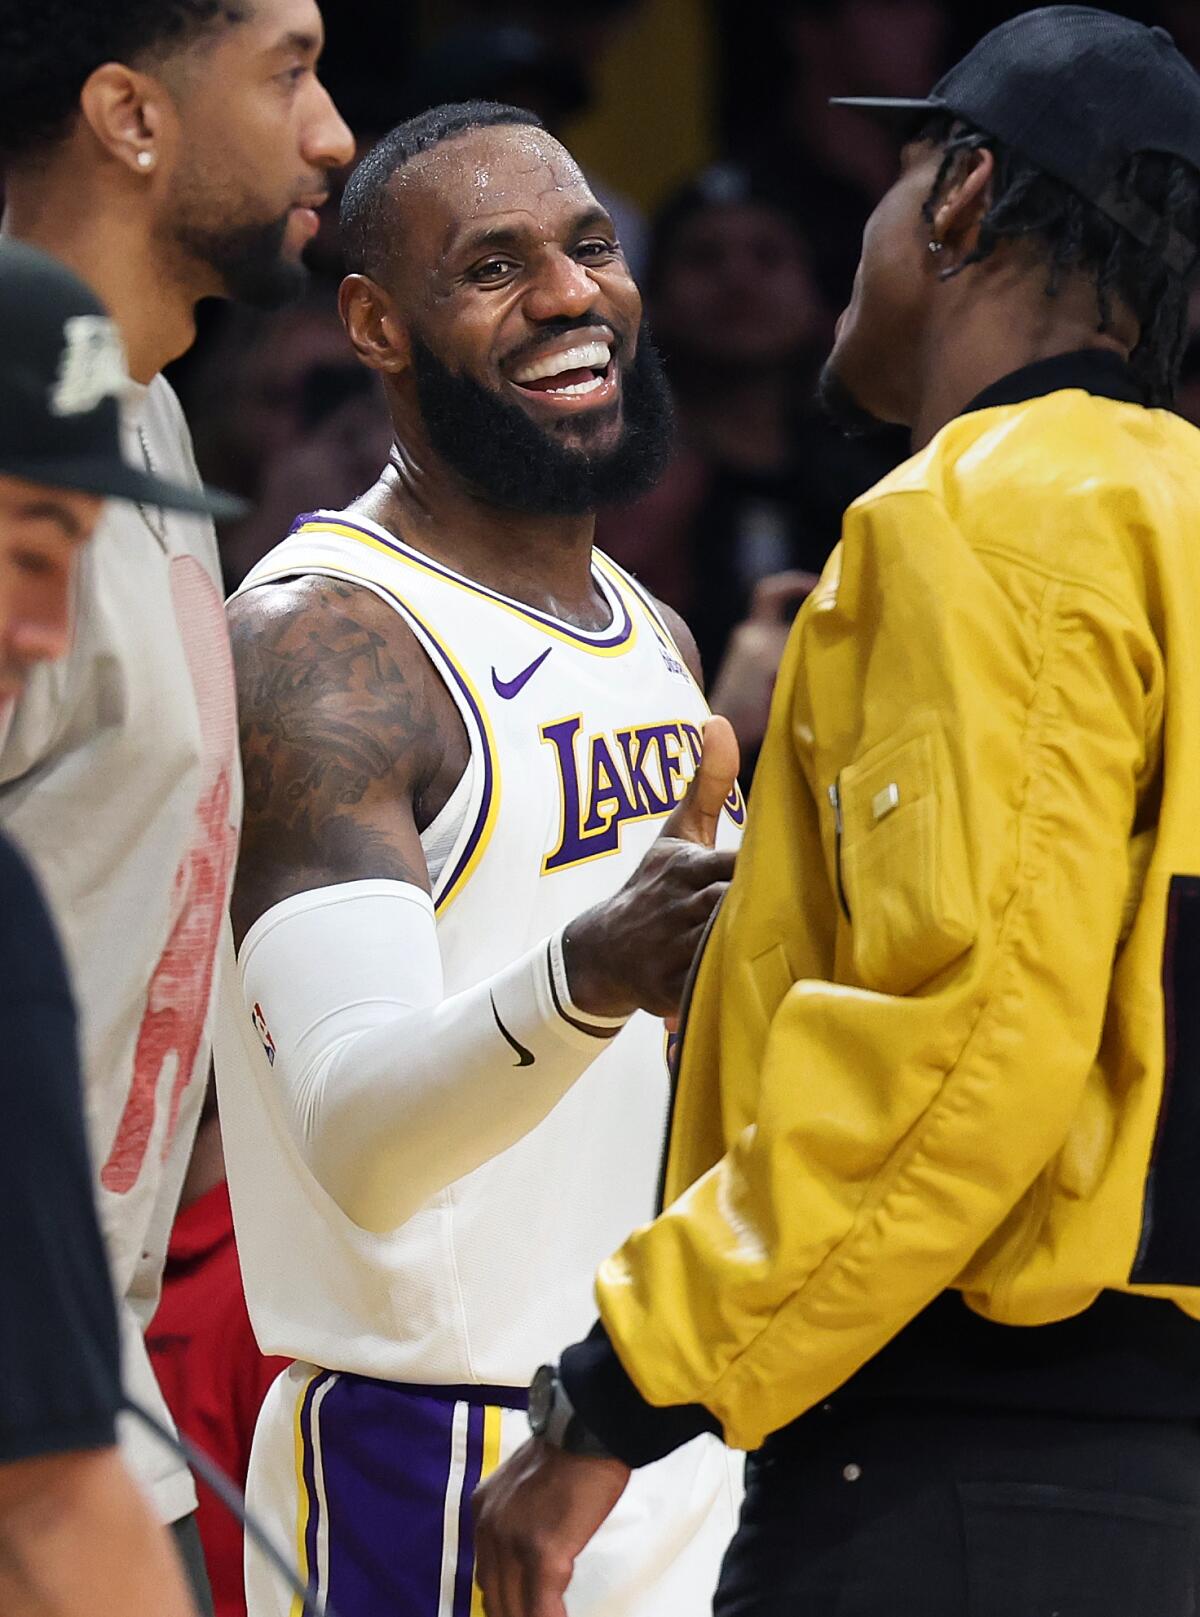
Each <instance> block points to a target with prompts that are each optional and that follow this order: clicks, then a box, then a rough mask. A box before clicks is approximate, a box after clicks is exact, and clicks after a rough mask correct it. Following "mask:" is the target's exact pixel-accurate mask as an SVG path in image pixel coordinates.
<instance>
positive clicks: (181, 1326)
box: [146, 1182, 288, 1617]
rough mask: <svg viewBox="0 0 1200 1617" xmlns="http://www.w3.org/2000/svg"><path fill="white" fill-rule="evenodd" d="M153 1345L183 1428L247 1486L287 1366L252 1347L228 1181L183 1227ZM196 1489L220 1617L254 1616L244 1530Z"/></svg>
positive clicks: (151, 1333) (185, 1215)
mask: <svg viewBox="0 0 1200 1617" xmlns="http://www.w3.org/2000/svg"><path fill="white" fill-rule="evenodd" d="M146 1343H147V1346H148V1347H149V1349H150V1360H151V1363H152V1364H153V1365H154V1370H155V1373H156V1375H157V1376H158V1380H159V1385H160V1386H161V1387H162V1390H163V1397H164V1398H165V1399H166V1400H167V1405H168V1407H169V1408H170V1411H171V1413H172V1414H173V1415H174V1417H175V1420H176V1422H177V1424H178V1426H179V1428H180V1430H181V1431H182V1432H184V1433H186V1435H187V1436H188V1437H190V1438H191V1440H192V1442H193V1443H195V1444H196V1446H197V1447H198V1448H200V1449H203V1450H204V1452H205V1453H206V1454H208V1455H211V1457H212V1458H213V1459H214V1460H215V1461H216V1462H217V1464H218V1465H219V1466H220V1467H221V1469H222V1470H223V1471H225V1472H226V1473H227V1474H228V1475H229V1476H231V1477H233V1479H234V1481H235V1482H237V1484H238V1486H239V1487H244V1486H245V1482H246V1468H247V1466H248V1465H249V1463H250V1441H251V1439H252V1438H253V1436H254V1422H255V1420H256V1419H257V1417H258V1411H259V1406H260V1405H261V1404H262V1401H263V1398H264V1397H265V1396H266V1392H267V1388H268V1387H269V1386H270V1385H271V1383H272V1381H274V1379H275V1377H276V1376H277V1375H278V1374H279V1372H280V1371H281V1370H283V1369H285V1368H286V1367H287V1364H288V1361H287V1360H286V1359H268V1358H264V1357H263V1355H262V1354H261V1353H260V1352H259V1351H258V1344H257V1343H256V1342H255V1340H254V1333H253V1331H252V1330H251V1328H250V1319H249V1316H248V1315H247V1313H246V1299H245V1294H244V1292H243V1290H242V1273H241V1269H240V1268H239V1266H238V1259H237V1250H236V1248H235V1247H234V1244H233V1215H232V1214H231V1212H230V1210H229V1191H228V1188H227V1187H226V1185H225V1184H224V1182H222V1183H221V1184H219V1185H216V1186H215V1187H214V1188H213V1189H212V1190H210V1191H209V1192H208V1193H207V1195H204V1196H201V1198H200V1200H199V1201H197V1202H193V1203H192V1205H191V1206H190V1207H187V1208H185V1209H184V1210H183V1211H182V1212H181V1213H180V1215H179V1217H178V1218H177V1219H176V1221H175V1229H174V1231H173V1232H172V1235H171V1245H170V1248H169V1250H168V1253H167V1267H166V1271H165V1273H164V1275H163V1292H162V1302H161V1303H160V1304H159V1308H158V1312H157V1313H156V1314H155V1316H154V1318H153V1320H152V1321H151V1323H150V1329H149V1330H148V1331H147V1333H146ZM196 1488H197V1493H198V1495H199V1499H200V1509H199V1512H198V1514H197V1518H196V1519H197V1523H198V1525H199V1528H200V1538H201V1541H202V1542H203V1545H204V1558H205V1560H206V1562H207V1563H208V1575H209V1578H210V1579H211V1581H212V1589H213V1603H214V1605H215V1607H216V1612H217V1617H246V1597H245V1593H244V1588H243V1582H242V1524H241V1523H240V1522H239V1521H237V1520H235V1519H234V1517H233V1516H231V1515H230V1513H229V1511H228V1510H226V1508H225V1506H224V1505H222V1504H221V1503H220V1501H219V1500H218V1499H217V1498H216V1496H215V1494H213V1492H212V1490H211V1489H209V1488H207V1487H205V1485H204V1484H203V1483H202V1482H201V1481H200V1480H199V1479H198V1478H197V1482H196Z"/></svg>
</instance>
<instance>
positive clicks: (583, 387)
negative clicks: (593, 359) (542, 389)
mask: <svg viewBox="0 0 1200 1617" xmlns="http://www.w3.org/2000/svg"><path fill="white" fill-rule="evenodd" d="M605 380H606V379H605V378H604V377H603V376H593V377H592V379H591V381H590V382H572V383H571V385H570V387H548V388H547V389H546V392H547V393H548V394H550V395H552V396H553V397H554V398H556V399H563V398H567V397H569V396H570V395H571V394H579V393H594V392H595V391H596V389H597V388H598V387H603V386H604V383H605Z"/></svg>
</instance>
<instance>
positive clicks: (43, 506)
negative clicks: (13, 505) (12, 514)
mask: <svg viewBox="0 0 1200 1617" xmlns="http://www.w3.org/2000/svg"><path fill="white" fill-rule="evenodd" d="M17 516H18V517H20V518H21V519H23V520H24V521H26V522H53V523H55V524H56V525H57V526H58V527H60V528H61V529H62V531H63V533H64V534H65V535H66V537H67V538H68V539H69V540H71V542H72V543H73V544H78V543H79V541H80V540H82V539H84V538H86V537H87V535H86V534H85V532H84V528H83V524H82V523H81V522H80V521H79V519H78V517H77V516H76V515H75V513H74V511H71V510H69V509H68V508H67V507H66V506H65V505H59V503H58V501H57V500H31V501H30V503H29V504H28V505H23V506H21V508H20V510H19V511H18V512H17Z"/></svg>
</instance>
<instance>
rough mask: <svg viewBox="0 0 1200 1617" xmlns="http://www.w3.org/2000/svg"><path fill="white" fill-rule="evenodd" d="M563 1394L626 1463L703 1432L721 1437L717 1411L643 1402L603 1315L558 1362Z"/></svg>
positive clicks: (644, 1461)
mask: <svg viewBox="0 0 1200 1617" xmlns="http://www.w3.org/2000/svg"><path fill="white" fill-rule="evenodd" d="M558 1373H559V1375H560V1376H561V1378H562V1384H563V1386H564V1387H565V1388H566V1392H567V1397H568V1398H569V1399H570V1400H571V1403H572V1404H573V1405H574V1407H575V1412H576V1414H577V1415H578V1416H579V1418H580V1420H582V1422H583V1424H584V1425H585V1426H586V1427H587V1428H588V1430H589V1431H590V1432H592V1433H593V1434H594V1435H595V1436H596V1437H598V1438H599V1439H600V1441H601V1442H602V1443H603V1444H604V1446H605V1448H606V1449H608V1451H609V1452H610V1453H611V1454H615V1455H616V1457H617V1459H618V1460H623V1461H624V1462H625V1464H626V1465H629V1466H633V1467H634V1468H635V1469H636V1468H637V1467H638V1466H642V1465H649V1464H650V1462H651V1461H652V1460H661V1459H662V1457H663V1455H665V1454H670V1453H671V1452H672V1451H673V1450H674V1449H678V1448H682V1446H683V1445H684V1444H685V1443H690V1442H691V1440H692V1439H693V1438H694V1437H699V1436H700V1434H701V1433H702V1432H714V1433H715V1434H716V1435H717V1436H718V1437H720V1436H721V1425H720V1422H719V1421H718V1420H717V1418H716V1416H715V1415H713V1414H711V1413H710V1411H709V1410H707V1409H705V1407H704V1406H703V1404H673V1405H670V1406H669V1407H667V1408H665V1409H660V1408H658V1407H656V1406H655V1405H654V1404H648V1403H647V1402H646V1400H645V1399H644V1398H643V1397H642V1395H641V1393H640V1392H639V1391H638V1390H637V1388H636V1387H635V1386H634V1384H633V1382H632V1381H631V1380H630V1378H629V1375H628V1373H627V1372H626V1369H625V1366H624V1365H623V1364H622V1363H621V1361H620V1359H619V1358H618V1357H617V1350H616V1348H614V1347H613V1345H612V1342H611V1341H610V1340H609V1336H608V1332H607V1331H606V1330H605V1328H604V1323H603V1321H602V1320H597V1321H596V1323H595V1324H594V1325H593V1326H592V1329H591V1330H590V1331H589V1333H588V1334H587V1336H586V1337H585V1338H584V1339H583V1341H582V1342H576V1343H575V1345H574V1346H573V1347H569V1348H568V1349H567V1350H566V1352H565V1353H564V1354H563V1356H562V1358H561V1360H560V1361H559V1371H558Z"/></svg>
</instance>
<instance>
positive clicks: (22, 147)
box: [0, 0, 249, 163]
mask: <svg viewBox="0 0 1200 1617" xmlns="http://www.w3.org/2000/svg"><path fill="white" fill-rule="evenodd" d="M248 9H249V8H248V5H247V3H246V0H20V3H18V0H11V3H9V4H6V5H5V6H4V8H3V14H2V17H0V163H12V162H14V161H19V160H21V159H22V158H26V157H30V156H34V155H36V154H38V153H39V152H41V151H44V150H45V149H46V148H47V147H50V146H52V145H54V144H56V143H57V142H58V141H60V140H62V139H65V137H66V136H67V134H68V133H69V132H70V130H71V127H72V125H73V123H74V120H75V117H76V114H77V113H78V110H79V96H80V92H81V91H82V89H83V87H84V85H85V84H86V83H87V81H88V79H89V78H90V77H91V76H92V74H93V73H94V72H95V71H96V69H97V68H98V67H102V66H103V65H104V63H105V62H126V63H128V64H129V65H130V66H137V65H140V64H144V63H146V62H147V61H148V60H150V59H153V58H154V57H155V56H161V55H167V54H170V53H171V52H173V51H175V50H178V49H179V48H181V47H186V46H188V45H190V44H191V43H192V41H193V39H195V38H196V37H197V36H199V35H200V34H202V33H205V32H207V31H208V30H209V29H212V28H215V27H216V26H217V25H218V24H221V23H234V22H240V21H242V20H243V18H244V17H245V16H246V15H247V14H248Z"/></svg>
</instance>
